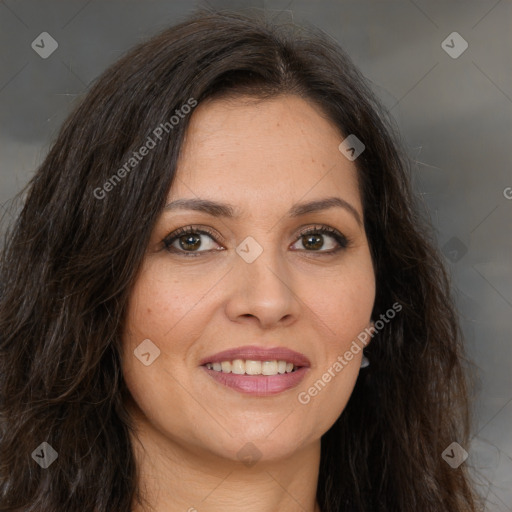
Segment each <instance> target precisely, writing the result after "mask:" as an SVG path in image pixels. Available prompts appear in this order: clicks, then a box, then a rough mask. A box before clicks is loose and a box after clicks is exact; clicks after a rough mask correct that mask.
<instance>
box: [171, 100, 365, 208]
mask: <svg viewBox="0 0 512 512" xmlns="http://www.w3.org/2000/svg"><path fill="white" fill-rule="evenodd" d="M343 138H344V135H343V134H342V133H341V132H340V130H339V129H338V128H337V127H336V126H335V125H334V124H333V123H332V122H331V121H330V120H328V119H327V118H326V117H325V116H324V115H323V113H322V112H321V111H320V109H319V107H317V106H316V104H314V103H312V102H309V101H306V100H304V99H302V98H300V97H298V96H292V95H287V96H278V97H275V98H272V99H265V100H260V99H255V98H250V97H235V98H228V99H217V100H213V101H207V102H203V103H201V104H200V105H198V107H197V108H196V109H195V111H194V113H193V115H192V117H191V120H190V124H189V127H188V129H187V133H186V136H185V140H184V143H183V146H182V150H181V153H180V159H179V162H178V171H177V177H178V178H179V179H177V180H175V182H174V185H173V187H172V190H171V191H170V194H169V199H170V200H173V199H177V198H182V197H187V198H192V197H200V198H212V199H213V198H215V199H218V200H225V201H226V202H230V203H239V204H240V205H241V208H243V206H244V205H247V206H258V205H259V207H260V208H262V207H263V205H266V206H268V207H269V208H272V207H275V208H278V207H279V209H281V205H282V204H283V203H285V204H289V203H294V202H296V201H298V200H299V199H301V198H302V199H309V200H310V199H315V198H319V197H325V196H326V195H330V196H332V195H340V196H341V197H343V199H345V200H347V201H350V202H351V203H352V204H354V206H355V207H356V208H357V209H358V210H360V198H359V190H358V180H357V169H356V166H355V164H354V163H353V162H351V161H349V160H348V159H347V158H345V157H344V156H343V155H342V154H341V153H340V151H339V150H338V146H339V144H340V142H341V141H342V140H343Z"/></svg>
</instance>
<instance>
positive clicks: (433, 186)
mask: <svg viewBox="0 0 512 512" xmlns="http://www.w3.org/2000/svg"><path fill="white" fill-rule="evenodd" d="M197 6H203V7H210V8H212V9H225V8H229V9H237V10H241V11H244V10H246V9H248V8H251V9H253V8H264V9H266V10H268V11H269V14H270V15H271V17H275V19H276V20H277V21H283V22H286V21H294V22H297V23H299V24H300V23H302V22H304V23H308V24H313V25H315V26H317V27H319V28H321V29H322V30H324V31H325V32H327V33H328V34H330V36H332V38H334V39H336V40H337V41H338V42H339V43H340V44H341V45H342V47H343V48H344V49H345V50H346V51H347V52H348V53H349V55H350V56H351V57H352V59H353V60H354V62H355V63H356V65H358V66H359V68H360V69H361V71H362V72H363V74H364V75H365V76H366V77H367V78H368V79H369V80H370V82H371V85H372V88H373V90H374V91H375V92H376V94H377V95H378V97H379V98H380V99H381V101H382V102H383V104H384V105H385V106H386V108H387V109H388V110H390V112H391V114H392V115H393V117H394V118H395V120H396V123H397V125H398V127H399V129H400V131H401V134H402V139H403V144H404V146H405V148H406V150H407V151H408V153H409V155H410V157H411V158H412V160H413V162H414V165H413V179H414V184H415V188H416V191H417V192H418V193H419V194H421V196H422V197H423V198H424V201H425V205H426V208H428V211H429V214H430V217H431V221H432V223H433V225H434V227H435V230H436V236H437V240H438V244H439V247H440V248H441V249H442V251H443V253H444V255H445V258H446V262H447V265H448V267H449V270H450V272H451V275H452V278H453V288H454V294H455V296H456V300H457V304H458V307H459V311H460V317H461V323H462V326H463V330H464V334H465V337H466V342H467V347H468V353H469V356H470V358H471V359H472V360H473V362H474V363H475V364H476V365H477V367H478V369H479V379H478V384H477V390H476V391H477V396H476V397H475V420H474V423H475V425H474V437H473V439H472V443H471V445H470V446H465V447H464V448H465V449H466V450H467V452H468V453H469V458H468V459H467V461H466V462H464V463H465V464H469V465H470V466H472V467H474V471H475V474H476V475H477V478H478V481H479V492H480V493H481V494H482V495H483V496H484V497H485V500H486V511H487V512H505V511H512V345H511V334H510V333H511V327H512V321H511V318H512V236H511V234H512V233H511V224H512V223H511V221H512V170H511V160H512V159H511V153H512V151H511V147H512V58H511V56H512V35H511V33H512V31H511V28H512V27H511V24H512V0H466V1H459V0H451V1H446V0H415V1H413V0H400V1H397V0H395V1H378V0H373V1H368V0H355V1H345V0H283V1H233V0H232V1H221V0H210V1H208V2H204V1H202V2H193V1H190V0H189V1H187V0H182V1H162V0H160V1H158V0H138V1H134V0H131V1H120V0H65V1H64V0H61V1H59V0H44V1H41V0H32V1H28V0H3V1H0V119H1V124H0V218H2V229H5V228H6V226H8V224H9V223H10V222H12V219H13V218H14V217H15V214H16V207H15V205H13V203H12V202H11V199H12V197H13V196H14V195H15V194H16V193H17V192H18V191H19V190H20V189H21V188H22V187H23V186H24V185H25V184H26V182H27V181H28V180H29V179H30V177H31V176H32V175H33V173H34V171H35V169H36V168H37V166H38V165H39V164H40V163H41V162H42V160H43V158H44V156H45V154H46V152H47V151H48V149H49V146H50V143H51V142H52V140H54V138H55V137H56V135H57V131H58V129H59V127H60V125H61V123H62V122H63V121H64V119H65V118H66V116H67V115H68V114H69V113H70V111H71V109H72V108H73V107H74V106H75V105H76V103H77V102H78V101H79V100H80V99H81V98H82V97H83V95H84V93H85V92H86V91H87V89H88V85H89V84H90V83H91V81H92V80H94V79H95V78H96V77H97V76H98V75H99V74H100V73H101V72H102V71H104V69H105V68H106V67H107V66H108V65H110V64H111V63H112V62H114V61H115V60H117V59H118V58H119V57H120V56H121V55H122V54H123V53H124V52H125V51H126V50H127V49H128V48H130V47H131V46H133V45H134V44H135V43H137V42H139V41H141V40H144V39H147V38H148V37H150V36H152V35H153V34H155V33H156V32H158V31H160V30H162V29H164V28H165V27H167V26H168V25H170V24H173V23H175V22H177V21H180V20H181V19H183V18H184V17H185V16H186V15H187V14H188V13H190V12H191V11H192V10H193V9H194V8H195V7H197Z"/></svg>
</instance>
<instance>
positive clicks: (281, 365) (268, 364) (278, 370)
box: [203, 359, 302, 376]
mask: <svg viewBox="0 0 512 512" xmlns="http://www.w3.org/2000/svg"><path fill="white" fill-rule="evenodd" d="M203 366H204V367H206V368H207V369H208V370H213V371H215V372H219V373H232V374H235V375H264V376H265V375H266V376H273V375H283V374H286V373H294V372H296V371H297V370H299V369H300V368H302V367H301V366H296V365H294V364H293V363H291V362H289V361H286V360H269V361H255V360H251V359H234V360H232V361H222V362H216V363H206V364H204V365H203Z"/></svg>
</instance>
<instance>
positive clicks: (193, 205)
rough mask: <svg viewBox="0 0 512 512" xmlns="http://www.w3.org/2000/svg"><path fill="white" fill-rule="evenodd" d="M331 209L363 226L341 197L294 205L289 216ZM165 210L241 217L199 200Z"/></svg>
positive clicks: (235, 211)
mask: <svg viewBox="0 0 512 512" xmlns="http://www.w3.org/2000/svg"><path fill="white" fill-rule="evenodd" d="M329 208H343V209H344V210H346V211H348V212H350V213H351V214H352V215H353V216H354V218H355V219H356V221H357V223H358V224H359V225H362V221H361V216H360V215H359V212H358V211H357V210H356V209H355V208H354V207H353V206H352V205H351V204H350V203H349V202H347V201H345V200H344V199H341V197H326V198H324V199H317V200H315V201H310V202H308V203H297V204H294V205H293V206H292V207H291V208H290V210H289V211H288V215H289V216H290V217H300V216H301V215H305V214H307V213H314V212H319V211H322V210H327V209H329ZM164 210H165V211H172V210H194V211H198V212H203V213H207V214H208V215H212V216H213V217H227V218H236V217H238V216H239V209H238V208H237V207H235V206H233V205H230V204H227V203H218V202H216V201H211V200H209V199H199V198H190V199H176V200H175V201H171V202H170V203H169V204H167V205H166V206H165V208H164Z"/></svg>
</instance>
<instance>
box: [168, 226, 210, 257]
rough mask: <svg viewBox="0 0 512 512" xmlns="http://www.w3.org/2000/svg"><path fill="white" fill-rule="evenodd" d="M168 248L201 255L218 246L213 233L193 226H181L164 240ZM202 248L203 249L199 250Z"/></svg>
mask: <svg viewBox="0 0 512 512" xmlns="http://www.w3.org/2000/svg"><path fill="white" fill-rule="evenodd" d="M163 244H164V247H165V248H166V250H168V251H169V252H172V253H176V254H182V255H184V256H199V255H201V254H202V253H205V252H210V251H212V250H216V249H215V247H216V246H217V247H218V244H217V243H216V240H215V238H214V236H213V233H210V232H208V231H206V230H204V229H196V228H194V227H193V226H188V227H186V228H180V229H178V230H176V231H174V232H172V233H171V234H170V235H168V236H167V237H166V238H165V239H164V240H163ZM199 249H201V250H199Z"/></svg>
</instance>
